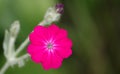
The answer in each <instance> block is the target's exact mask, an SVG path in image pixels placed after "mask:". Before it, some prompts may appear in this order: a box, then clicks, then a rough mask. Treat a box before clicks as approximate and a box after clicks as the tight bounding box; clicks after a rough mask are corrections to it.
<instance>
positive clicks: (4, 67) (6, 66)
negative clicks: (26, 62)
mask: <svg viewBox="0 0 120 74" xmlns="http://www.w3.org/2000/svg"><path fill="white" fill-rule="evenodd" d="M9 66H10V65H9V62H6V63H5V64H4V66H3V67H2V68H1V70H0V74H4V72H5V71H6V70H7V69H8V68H9Z"/></svg>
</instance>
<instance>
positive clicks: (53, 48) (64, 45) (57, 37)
mask: <svg viewBox="0 0 120 74" xmlns="http://www.w3.org/2000/svg"><path fill="white" fill-rule="evenodd" d="M29 39H30V44H29V46H28V50H27V51H28V53H29V54H30V55H31V59H32V60H33V61H34V62H36V63H38V64H42V66H43V68H44V69H45V70H49V69H50V68H54V69H57V68H59V67H60V66H61V64H62V61H63V59H64V58H68V57H69V56H70V55H71V54H72V50H71V48H72V41H71V40H70V39H69V38H68V37H67V31H66V30H64V29H60V28H59V27H58V26H56V25H55V24H52V25H50V26H48V27H45V26H36V27H35V28H34V31H33V32H32V33H31V34H30V35H29Z"/></svg>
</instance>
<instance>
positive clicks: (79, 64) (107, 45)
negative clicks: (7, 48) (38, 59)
mask: <svg viewBox="0 0 120 74" xmlns="http://www.w3.org/2000/svg"><path fill="white" fill-rule="evenodd" d="M58 2H61V3H63V4H64V6H65V7H64V14H63V15H62V18H61V20H60V21H59V22H56V23H57V24H58V25H59V26H60V27H62V28H65V29H67V30H68V32H69V37H70V38H71V39H72V40H73V48H72V50H73V55H72V56H71V57H70V58H68V59H65V60H64V61H63V64H62V66H61V68H59V69H57V70H54V69H52V70H49V71H45V70H44V69H43V68H42V67H41V65H38V64H35V63H34V62H32V61H31V60H29V61H27V62H26V63H25V66H24V67H22V68H18V66H17V65H16V66H14V67H13V68H9V69H8V70H7V71H6V73H5V74H120V0H59V1H58V0H0V68H1V67H2V66H3V64H4V63H5V57H4V56H3V47H2V42H3V39H4V31H5V29H8V28H9V27H10V24H11V23H12V22H13V21H14V20H19V21H20V24H21V30H20V33H19V36H18V38H17V42H16V48H17V47H18V46H19V45H20V44H21V42H23V41H24V39H25V38H26V37H27V35H28V34H29V33H30V32H31V31H32V29H33V28H34V27H35V26H36V25H37V24H38V23H39V22H40V21H42V19H43V16H44V14H45V12H46V10H47V8H48V7H50V6H54V5H55V4H56V3H58ZM23 53H26V49H24V52H23ZM23 53H21V54H23Z"/></svg>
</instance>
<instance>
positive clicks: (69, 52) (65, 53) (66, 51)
mask: <svg viewBox="0 0 120 74" xmlns="http://www.w3.org/2000/svg"><path fill="white" fill-rule="evenodd" d="M55 52H56V53H57V54H58V55H59V56H61V57H62V58H68V57H69V56H70V55H72V50H71V49H70V48H63V47H58V48H56V49H55Z"/></svg>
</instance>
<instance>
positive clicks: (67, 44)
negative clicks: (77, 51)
mask: <svg viewBox="0 0 120 74" xmlns="http://www.w3.org/2000/svg"><path fill="white" fill-rule="evenodd" d="M55 44H56V46H61V47H65V48H71V47H72V41H71V39H68V38H63V39H61V40H59V41H56V42H55Z"/></svg>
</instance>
